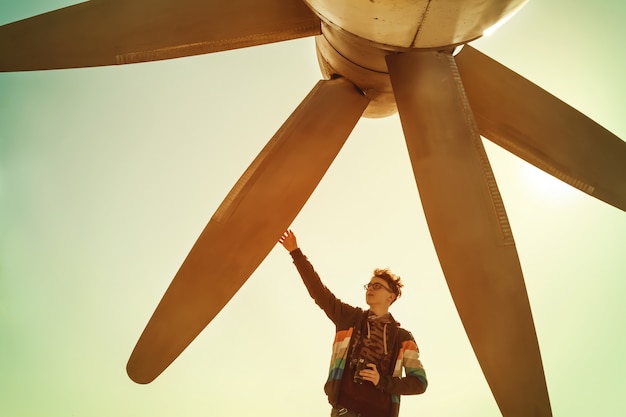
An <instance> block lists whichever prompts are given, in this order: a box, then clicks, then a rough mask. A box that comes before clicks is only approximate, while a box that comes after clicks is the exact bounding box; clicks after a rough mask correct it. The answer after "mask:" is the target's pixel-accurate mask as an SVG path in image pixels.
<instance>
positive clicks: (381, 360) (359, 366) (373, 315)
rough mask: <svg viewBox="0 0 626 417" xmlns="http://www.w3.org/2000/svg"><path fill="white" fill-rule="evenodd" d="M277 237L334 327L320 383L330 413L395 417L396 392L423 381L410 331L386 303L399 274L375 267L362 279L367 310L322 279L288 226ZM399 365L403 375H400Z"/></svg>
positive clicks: (397, 290) (413, 390) (417, 390)
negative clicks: (325, 376) (344, 299)
mask: <svg viewBox="0 0 626 417" xmlns="http://www.w3.org/2000/svg"><path fill="white" fill-rule="evenodd" d="M279 242H280V243H281V244H282V245H283V247H284V248H285V249H286V250H287V251H288V252H289V254H290V255H291V257H292V258H293V262H294V264H295V265H296V268H297V269H298V272H299V273H300V276H301V277H302V280H303V281H304V285H305V286H306V288H307V290H308V291H309V294H310V295H311V297H312V298H313V299H314V300H315V302H316V303H317V305H318V306H319V307H320V308H321V309H322V310H324V312H325V313H326V315H327V316H328V318H330V319H331V320H332V322H333V323H334V324H335V328H336V336H335V341H334V344H333V353H332V358H331V365H330V372H329V374H328V380H327V381H326V384H325V385H324V391H325V392H326V395H327V396H328V402H329V403H330V404H331V405H332V407H333V409H332V412H331V417H338V416H344V417H397V416H398V413H399V410H400V395H406V394H421V393H423V392H424V391H425V390H426V387H427V385H428V381H427V379H426V373H425V372H424V368H423V367H422V364H421V362H420V360H419V350H418V349H417V345H416V344H415V340H414V339H413V336H412V335H411V333H409V332H408V331H407V330H405V329H403V328H401V327H400V325H399V323H397V322H396V321H395V320H394V319H393V317H392V316H391V314H389V307H390V306H391V304H392V303H393V302H395V301H396V300H397V299H398V297H400V295H402V290H401V288H402V287H403V285H402V282H401V280H400V278H399V277H397V276H396V275H394V274H392V273H391V272H390V271H389V270H387V269H376V270H374V274H373V276H372V278H371V279H370V282H369V283H368V284H366V285H365V289H366V294H365V301H366V303H367V304H368V306H369V309H368V310H363V309H361V308H358V307H353V306H350V305H348V304H346V303H343V302H342V301H341V300H339V299H338V298H337V297H335V295H334V294H333V293H332V292H331V291H330V290H329V289H328V288H326V287H325V286H324V284H322V282H321V280H320V277H319V275H318V274H317V272H315V270H314V269H313V266H312V265H311V263H310V262H309V261H308V260H307V258H306V257H305V256H304V254H303V253H302V251H301V250H300V248H299V247H298V243H297V240H296V236H295V235H294V234H293V232H292V231H291V230H287V231H286V232H285V233H284V234H283V235H282V236H281V238H280V239H279ZM403 368H404V373H405V376H404V377H403V376H402V369H403Z"/></svg>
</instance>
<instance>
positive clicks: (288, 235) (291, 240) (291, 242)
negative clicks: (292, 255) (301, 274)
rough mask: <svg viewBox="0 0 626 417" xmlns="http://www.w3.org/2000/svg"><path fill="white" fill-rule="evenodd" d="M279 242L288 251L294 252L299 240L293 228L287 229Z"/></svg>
mask: <svg viewBox="0 0 626 417" xmlns="http://www.w3.org/2000/svg"><path fill="white" fill-rule="evenodd" d="M278 242H279V243H280V244H281V245H283V247H284V248H285V249H287V252H292V251H294V250H296V249H298V241H297V240H296V235H294V234H293V232H292V231H291V230H287V231H286V232H285V233H283V235H282V236H281V237H280V239H278Z"/></svg>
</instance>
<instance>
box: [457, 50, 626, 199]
mask: <svg viewBox="0 0 626 417" xmlns="http://www.w3.org/2000/svg"><path fill="white" fill-rule="evenodd" d="M456 61H457V65H458V68H459V72H460V73H461V78H462V79H463V84H464V85H465V90H466V92H467V96H468V98H469V102H470V103H471V106H472V110H473V111H474V115H475V117H476V123H477V124H478V128H479V130H480V133H481V135H483V136H484V137H486V138H487V139H489V140H491V141H493V142H494V143H496V144H498V145H500V146H501V147H503V148H504V149H506V150H508V151H510V152H512V153H514V154H515V155H517V156H519V157H520V158H522V159H524V160H526V161H528V162H529V163H531V164H533V165H535V166H536V167H538V168H540V169H542V170H544V171H545V172H547V173H549V174H551V175H553V176H555V177H556V178H559V179H560V180H562V181H564V182H566V183H568V184H570V185H572V186H574V187H576V188H578V189H580V190H582V191H584V192H586V193H587V194H589V195H591V196H593V197H596V198H598V199H599V200H602V201H605V202H607V203H609V204H611V205H612V206H615V207H617V208H620V209H622V210H624V211H626V142H624V141H622V140H621V139H620V138H619V137H617V136H615V135H614V134H612V133H611V132H609V131H608V130H606V129H605V128H603V127H602V126H600V125H599V124H597V123H596V122H594V121H593V120H591V119H590V118H588V117H587V116H585V115H584V114H582V113H580V112H579V111H577V110H575V109H574V108H572V107H571V106H569V105H567V104H566V103H564V102H562V101H561V100H559V99H558V98H556V97H554V96H553V95H551V94H550V93H548V92H547V91H545V90H543V89H541V88H540V87H538V86H537V85H535V84H533V83H531V82H530V81H528V80H527V79H525V78H523V77H521V76H519V75H518V74H516V73H515V72H513V71H511V70H510V69H508V68H506V67H505V66H504V65H502V64H500V63H498V62H497V61H494V60H493V59H491V58H489V57H488V56H486V55H484V54H482V53H480V52H479V51H477V50H476V49H474V48H471V47H469V46H467V45H466V46H465V47H464V48H463V50H462V51H461V53H460V54H459V55H458V56H457V57H456Z"/></svg>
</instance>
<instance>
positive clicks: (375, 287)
mask: <svg viewBox="0 0 626 417" xmlns="http://www.w3.org/2000/svg"><path fill="white" fill-rule="evenodd" d="M381 288H384V289H386V290H387V291H389V292H393V291H391V290H390V289H389V288H387V287H385V286H384V285H383V284H381V283H380V282H370V283H368V284H365V285H364V286H363V289H365V290H374V291H377V290H380V289H381Z"/></svg>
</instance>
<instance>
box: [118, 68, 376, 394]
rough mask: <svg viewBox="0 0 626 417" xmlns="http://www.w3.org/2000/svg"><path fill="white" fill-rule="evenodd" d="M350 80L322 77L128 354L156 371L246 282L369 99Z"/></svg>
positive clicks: (236, 191)
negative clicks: (131, 351)
mask: <svg viewBox="0 0 626 417" xmlns="http://www.w3.org/2000/svg"><path fill="white" fill-rule="evenodd" d="M368 103H369V99H368V98H366V97H365V96H364V95H363V94H362V92H361V91H360V90H358V89H357V88H356V87H355V86H354V85H353V84H352V83H351V82H350V81H347V80H346V79H343V78H337V79H333V80H327V81H319V82H318V83H317V85H316V86H315V87H314V88H313V90H312V91H311V92H310V93H309V95H308V96H307V97H306V98H305V99H304V100H303V101H302V103H301V104H300V106H298V108H297V109H296V110H295V111H294V112H293V113H292V114H291V116H290V117H289V118H288V119H287V121H286V122H285V123H284V124H283V126H282V127H281V128H280V129H279V130H278V132H276V134H275V135H274V137H272V139H271V140H270V141H269V142H268V144H267V145H266V146H265V148H263V150H262V151H261V153H260V154H259V155H258V156H257V157H256V159H255V160H254V161H253V162H252V164H251V165H250V167H248V169H247V170H246V172H245V173H244V174H243V175H242V177H241V178H240V179H239V181H238V182H237V183H236V184H235V186H234V187H233V189H232V190H231V191H230V193H229V194H228V195H227V196H226V198H225V200H224V201H223V202H222V204H221V205H220V207H219V208H218V209H217V211H216V212H215V214H214V215H213V217H212V218H211V220H210V221H209V224H208V225H207V226H206V228H205V229H204V231H203V232H202V234H201V235H200V237H199V238H198V240H197V242H196V243H195V245H194V246H193V248H192V249H191V251H190V252H189V255H188V256H187V258H186V259H185V262H184V263H183V264H182V266H181V267H180V270H179V271H178V273H177V274H176V276H175V277H174V280H173V281H172V283H171V284H170V286H169V288H168V289H167V291H166V293H165V295H164V296H163V298H162V300H161V302H160V303H159V305H158V306H157V308H156V310H155V312H154V314H153V316H152V318H151V319H150V321H149V322H148V325H147V326H146V328H145V330H144V332H143V334H142V335H141V337H140V338H139V341H138V342H137V345H136V346H135V349H134V351H133V353H132V354H131V357H130V359H129V361H128V365H127V368H126V369H127V372H128V375H129V376H130V378H131V379H132V380H133V381H135V382H138V383H148V382H150V381H152V380H153V379H154V378H156V377H157V376H158V375H159V374H161V372H163V370H164V369H165V368H167V366H169V365H170V363H171V362H172V361H173V360H174V359H176V357H178V355H179V354H180V353H181V352H182V351H183V350H184V349H185V348H186V347H187V346H188V345H189V343H191V342H192V341H193V339H194V338H195V337H196V336H197V335H198V334H199V333H200V332H201V331H202V330H203V329H204V327H206V325H207V324H208V323H209V322H210V321H211V320H212V319H213V318H214V317H215V316H216V315H217V313H219V311H220V310H221V309H222V308H223V307H224V306H225V305H226V303H227V302H228V301H229V300H230V299H231V298H232V297H233V295H234V294H235V293H236V292H237V291H238V290H239V288H240V287H241V286H242V285H243V284H244V282H245V281H246V280H247V279H248V277H249V276H250V275H251V274H252V273H253V272H254V270H255V269H256V268H257V267H258V265H259V264H260V263H261V262H262V261H263V259H265V257H266V256H267V254H268V253H269V252H270V250H272V248H273V247H274V246H275V245H276V242H277V241H278V238H279V237H280V235H281V234H282V233H283V232H284V231H285V230H286V229H287V227H288V226H289V225H290V224H291V223H292V222H293V220H294V219H295V217H296V215H297V214H298V212H299V211H300V209H301V208H302V206H304V203H305V202H306V201H307V200H308V198H309V196H310V195H311V193H312V192H313V190H314V189H315V187H316V186H317V184H318V183H319V182H320V180H321V179H322V177H323V175H324V173H325V172H326V170H327V169H328V167H329V166H330V164H331V163H332V161H333V160H334V159H335V156H336V155H337V154H338V152H339V150H340V149H341V147H342V146H343V144H344V143H345V141H346V139H347V138H348V136H349V134H350V132H351V131H352V129H353V128H354V126H355V125H356V123H357V121H358V120H359V119H360V117H361V115H362V114H363V111H364V110H365V108H366V107H367V105H368Z"/></svg>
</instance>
